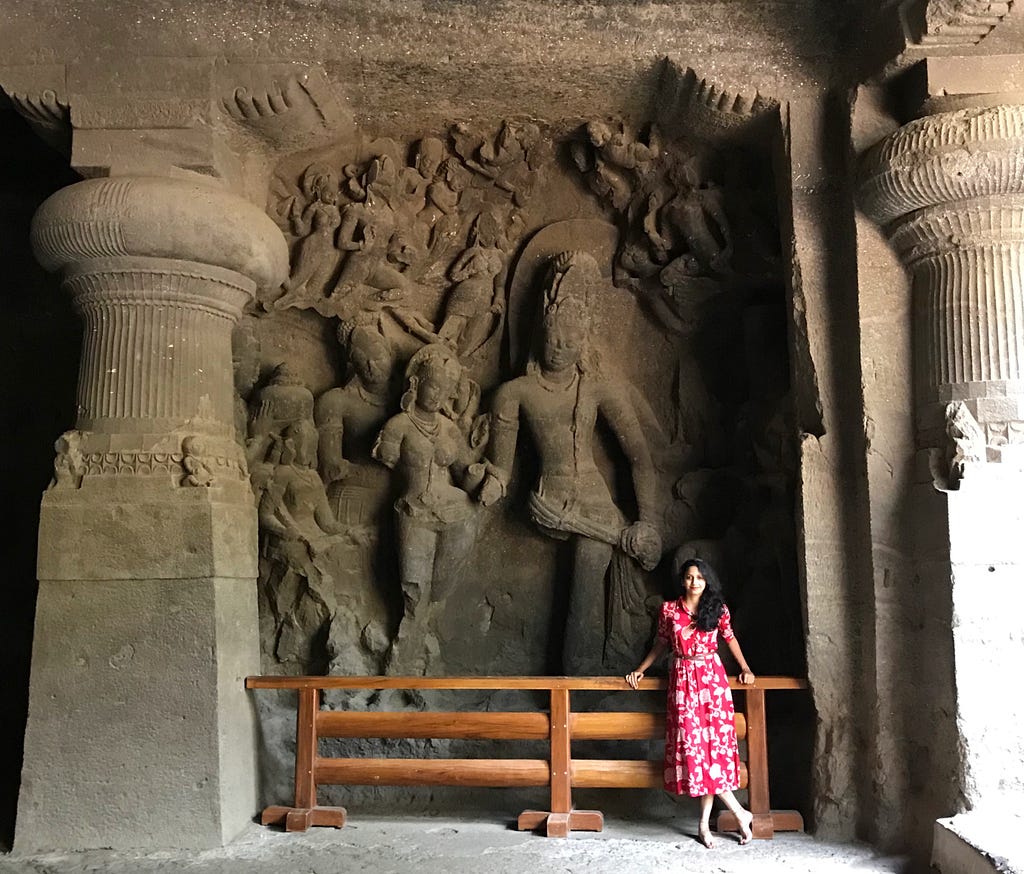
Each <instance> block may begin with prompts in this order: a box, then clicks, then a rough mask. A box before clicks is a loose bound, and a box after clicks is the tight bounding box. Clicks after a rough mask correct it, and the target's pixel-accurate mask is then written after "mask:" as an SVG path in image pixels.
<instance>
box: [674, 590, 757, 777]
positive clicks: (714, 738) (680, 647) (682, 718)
mask: <svg viewBox="0 0 1024 874" xmlns="http://www.w3.org/2000/svg"><path fill="white" fill-rule="evenodd" d="M692 622H693V616H692V615H691V614H690V611H689V610H687V609H686V607H685V606H684V605H683V601H682V599H680V600H678V601H666V602H665V603H664V604H662V606H661V614H660V616H659V617H658V637H660V638H661V639H662V640H664V641H665V642H666V643H667V644H668V645H669V647H670V648H671V650H672V656H673V658H672V665H671V669H670V671H669V679H668V708H667V711H668V712H667V713H666V714H665V789H667V790H668V791H669V792H672V793H674V794H676V795H690V796H693V797H696V796H699V795H708V794H716V795H717V794H718V793H719V792H725V791H727V790H731V789H738V788H739V785H740V767H739V766H740V760H739V752H738V750H737V747H736V718H735V710H734V709H733V706H732V693H731V692H730V691H729V680H728V678H727V677H726V675H725V668H724V667H723V666H722V660H721V659H720V658H719V657H718V635H719V632H721V635H722V638H723V639H724V640H732V639H733V636H734V635H733V631H732V623H731V620H730V617H729V609H728V608H727V607H724V606H723V608H722V616H721V618H720V619H719V620H718V627H717V628H713V629H712V630H711V631H699V630H697V629H696V628H693V627H690V623H692Z"/></svg>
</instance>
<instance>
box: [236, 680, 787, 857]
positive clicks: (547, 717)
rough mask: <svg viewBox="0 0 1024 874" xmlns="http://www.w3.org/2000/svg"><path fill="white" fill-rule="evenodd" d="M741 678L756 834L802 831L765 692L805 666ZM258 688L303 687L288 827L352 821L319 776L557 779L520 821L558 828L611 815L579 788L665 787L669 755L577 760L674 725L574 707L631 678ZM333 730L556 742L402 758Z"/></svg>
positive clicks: (744, 772) (281, 821) (396, 781)
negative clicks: (522, 755) (514, 702)
mask: <svg viewBox="0 0 1024 874" xmlns="http://www.w3.org/2000/svg"><path fill="white" fill-rule="evenodd" d="M729 684H730V686H731V688H733V689H734V690H739V691H741V692H743V693H744V698H745V702H744V704H745V706H743V707H741V708H738V709H737V713H736V733H737V737H739V738H740V739H741V740H742V739H744V738H745V739H746V742H747V760H746V762H743V763H741V765H740V781H741V784H740V785H741V788H744V787H745V788H747V790H748V794H749V806H750V810H751V812H752V813H753V814H754V821H753V825H752V830H753V832H754V837H756V838H771V837H772V835H773V834H774V833H775V832H776V831H802V830H803V819H802V817H801V816H800V814H799V813H797V812H796V811H773V810H772V809H771V805H770V803H769V798H768V745H767V737H766V731H765V706H764V695H765V691H767V690H775V689H804V688H806V687H807V683H806V681H804V680H799V679H796V678H794V677H759V678H758V679H757V682H756V683H755V684H754V685H752V686H743V685H740V684H739V683H738V682H737V681H736V680H735V679H733V678H730V682H729ZM245 685H246V688H247V689H295V690H297V691H298V693H299V706H298V716H297V719H296V734H295V804H294V805H293V806H291V807H287V806H281V805H274V806H271V807H268V808H266V810H264V811H263V815H262V822H263V824H264V825H273V824H277V825H284V827H285V829H287V830H288V831H305V830H306V829H308V828H309V827H310V826H314V825H323V826H334V827H335V828H341V827H342V826H343V825H344V824H345V818H346V812H345V809H344V808H343V807H320V806H318V805H317V787H318V786H321V785H325V784H340V785H354V786H490V787H506V786H548V787H549V788H550V793H551V809H550V810H526V811H524V812H523V813H522V814H520V816H519V828H520V830H527V829H536V828H539V827H540V826H542V825H543V826H545V831H546V833H547V835H548V836H549V837H564V836H566V835H567V834H568V833H569V832H570V831H601V829H602V828H603V826H604V816H603V815H602V814H601V812H600V811H597V810H576V809H575V808H574V807H573V804H572V790H573V789H574V788H579V789H583V788H587V789H642V788H661V786H662V761H661V760H660V759H659V760H657V761H645V760H636V759H574V758H573V756H572V742H573V741H577V740H654V739H658V738H663V737H664V734H665V714H664V713H644V712H633V711H624V712H615V713H610V712H604V711H602V712H593V713H574V712H573V711H572V709H571V707H570V697H569V696H570V692H573V691H604V692H610V691H622V690H626V689H628V687H627V686H626V683H625V681H624V680H623V679H621V678H620V677H273V676H265V677H248V678H247V679H246V681H245ZM324 689H406V690H414V689H441V690H456V689H474V690H509V689H521V690H527V691H547V692H549V693H550V699H551V705H550V710H549V712H547V713H544V712H538V711H525V712H503V713H496V712H463V711H456V712H440V711H433V712H430V711H426V712H422V711H409V712H406V711H400V712H367V711H352V710H321V709H320V697H321V696H320V693H321V691H322V690H324ZM640 689H641V690H652V691H653V690H664V689H665V681H664V680H642V681H641V682H640ZM323 738H374V739H379V738H436V739H488V740H539V741H546V742H547V743H548V744H549V754H548V758H546V759H392V758H354V759H348V758H346V759H342V758H322V757H321V756H320V750H319V741H320V740H321V739H323ZM718 828H719V829H721V830H735V829H736V828H737V823H736V820H735V817H733V816H732V814H730V813H728V812H726V813H723V814H722V815H721V816H719V819H718Z"/></svg>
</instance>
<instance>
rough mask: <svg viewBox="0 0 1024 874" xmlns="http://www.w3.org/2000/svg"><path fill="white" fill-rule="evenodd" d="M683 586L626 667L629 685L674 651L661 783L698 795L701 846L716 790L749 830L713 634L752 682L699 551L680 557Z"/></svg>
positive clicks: (747, 834)
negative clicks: (644, 648)
mask: <svg viewBox="0 0 1024 874" xmlns="http://www.w3.org/2000/svg"><path fill="white" fill-rule="evenodd" d="M677 579H678V581H679V589H680V594H679V597H678V598H677V599H676V600H674V601H666V602H665V603H664V604H662V605H661V614H660V615H659V617H658V634H657V637H656V638H655V641H654V646H652V647H651V651H650V652H649V653H647V656H646V657H645V658H644V660H643V661H642V662H641V663H640V665H639V666H638V667H637V669H636V670H635V671H633V672H632V673H631V674H627V675H626V682H627V683H629V685H630V686H632V687H633V688H634V689H635V688H637V684H638V683H639V682H640V680H642V679H643V677H644V672H645V671H646V670H647V669H648V668H649V667H650V666H651V665H652V664H654V662H655V661H657V660H658V659H659V658H661V656H663V655H664V654H665V653H666V652H668V651H671V653H672V664H671V669H670V670H669V675H668V676H669V680H668V707H667V713H666V714H665V789H666V790H667V791H669V792H671V793H673V794H675V795H683V794H686V795H689V796H691V797H694V798H697V797H699V798H700V827H699V830H698V837H699V839H700V842H701V843H702V844H704V846H705V847H707V848H708V849H710V848H711V847H713V846H714V842H713V840H712V838H711V826H710V817H711V802H712V800H713V799H714V797H715V796H716V795H717V796H718V797H719V798H721V799H722V801H723V802H724V803H725V806H726V807H728V808H729V810H731V811H732V812H733V813H734V814H735V815H736V819H737V821H738V822H739V826H740V843H741V844H745V843H747V842H748V841H749V840H750V838H751V836H752V835H751V831H750V823H751V821H752V820H753V815H752V814H751V813H750V812H749V811H747V810H744V809H743V807H742V806H741V805H740V803H739V802H738V801H737V800H736V798H735V796H734V795H733V794H732V793H733V790H734V789H738V788H739V785H740V770H739V764H740V763H739V753H738V752H737V748H736V723H735V711H734V710H733V706H732V693H730V691H729V680H728V678H727V677H726V675H725V668H724V667H722V660H721V659H720V658H719V657H718V635H719V634H721V635H722V639H723V640H724V641H725V642H726V644H727V645H728V647H729V651H730V652H731V653H732V654H733V656H734V657H735V659H736V661H737V662H738V663H739V666H740V675H739V680H740V682H741V683H745V684H750V683H753V682H754V675H753V674H752V673H751V671H750V667H749V666H748V665H747V661H746V659H745V658H744V657H743V651H742V650H741V649H740V644H739V641H738V640H736V635H735V634H733V631H732V623H731V620H730V617H729V608H728V607H726V606H725V601H724V600H723V599H722V588H721V585H720V584H719V582H718V577H717V576H716V574H715V572H714V571H713V570H712V569H711V566H710V565H708V564H707V563H706V562H704V561H701V560H700V559H699V558H691V559H688V560H686V561H684V562H683V563H682V566H681V567H680V569H679V574H678V576H677Z"/></svg>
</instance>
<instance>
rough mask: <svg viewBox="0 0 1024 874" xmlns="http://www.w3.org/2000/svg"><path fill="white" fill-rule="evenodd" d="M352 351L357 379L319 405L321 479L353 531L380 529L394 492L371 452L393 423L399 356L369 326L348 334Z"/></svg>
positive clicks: (327, 395) (326, 395)
mask: <svg viewBox="0 0 1024 874" xmlns="http://www.w3.org/2000/svg"><path fill="white" fill-rule="evenodd" d="M344 334H345V329H344V328H340V329H339V335H344ZM348 350H349V352H348V356H349V366H350V368H351V371H352V376H351V379H350V380H349V381H348V382H347V383H346V384H345V385H344V386H343V387H340V388H333V389H331V390H329V391H326V392H324V393H323V394H322V395H320V397H319V398H317V401H316V409H315V419H316V426H317V429H318V430H319V432H320V475H321V477H322V478H323V481H324V483H325V484H326V486H327V494H328V496H329V497H330V502H331V507H332V509H333V510H334V513H335V515H336V516H337V517H338V518H339V519H341V520H342V521H344V522H345V524H347V525H350V526H355V525H358V526H376V525H379V524H380V523H381V521H382V520H381V519H380V513H379V510H380V509H381V507H382V505H383V502H384V501H386V499H387V494H388V489H387V476H386V472H385V471H383V470H382V469H381V467H380V466H379V465H377V464H375V463H373V460H372V458H371V450H372V449H373V444H374V441H375V440H376V437H377V434H378V433H379V432H380V429H381V427H382V426H383V425H384V423H385V421H387V418H388V411H387V404H388V388H389V385H390V381H391V372H392V370H393V368H394V353H393V352H392V350H391V347H390V345H389V344H388V342H387V340H385V339H384V337H382V336H381V335H380V334H379V333H378V332H376V331H373V330H370V329H369V328H364V327H356V328H354V329H352V330H351V332H350V333H349V334H348Z"/></svg>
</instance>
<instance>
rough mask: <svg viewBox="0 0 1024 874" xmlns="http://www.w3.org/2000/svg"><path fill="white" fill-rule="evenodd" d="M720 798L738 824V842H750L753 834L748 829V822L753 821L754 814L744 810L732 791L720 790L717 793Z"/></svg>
mask: <svg viewBox="0 0 1024 874" xmlns="http://www.w3.org/2000/svg"><path fill="white" fill-rule="evenodd" d="M718 797H719V798H721V799H722V803H723V804H725V806H726V807H728V808H729V810H731V811H732V812H733V814H734V815H735V817H736V822H738V823H739V825H740V843H741V844H747V843H750V839H751V838H752V837H753V836H754V834H753V832H751V830H750V823H751V822H753V821H754V814H752V813H751V812H750V811H749V810H746V809H745V808H744V807H743V805H742V804H740V803H739V802H738V801H737V800H736V796H735V795H733V794H732V792H728V791H727V792H721V793H719V795H718Z"/></svg>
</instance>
